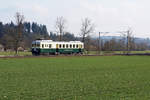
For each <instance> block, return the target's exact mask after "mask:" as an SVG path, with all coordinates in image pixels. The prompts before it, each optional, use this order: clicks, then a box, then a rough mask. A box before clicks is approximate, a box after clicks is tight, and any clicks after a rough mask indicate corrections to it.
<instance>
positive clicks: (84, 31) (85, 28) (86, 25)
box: [81, 18, 94, 42]
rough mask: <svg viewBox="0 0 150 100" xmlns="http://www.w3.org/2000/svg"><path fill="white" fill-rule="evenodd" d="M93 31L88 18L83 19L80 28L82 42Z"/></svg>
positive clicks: (92, 25)
mask: <svg viewBox="0 0 150 100" xmlns="http://www.w3.org/2000/svg"><path fill="white" fill-rule="evenodd" d="M93 31H94V24H93V23H92V21H91V20H90V19H89V18H85V19H84V20H82V26H81V36H82V42H85V38H86V37H87V36H88V35H89V34H90V33H92V32H93Z"/></svg>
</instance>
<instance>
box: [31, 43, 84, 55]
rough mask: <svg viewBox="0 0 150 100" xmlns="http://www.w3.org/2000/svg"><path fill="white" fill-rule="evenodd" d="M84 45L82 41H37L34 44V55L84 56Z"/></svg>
mask: <svg viewBox="0 0 150 100" xmlns="http://www.w3.org/2000/svg"><path fill="white" fill-rule="evenodd" d="M83 51H84V44H83V43H82V42H80V41H70V42H57V41H56V42H55V41H52V40H36V41H33V42H32V54H33V55H40V54H82V53H83Z"/></svg>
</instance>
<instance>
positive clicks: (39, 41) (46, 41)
mask: <svg viewBox="0 0 150 100" xmlns="http://www.w3.org/2000/svg"><path fill="white" fill-rule="evenodd" d="M35 42H36V43H41V42H42V43H50V42H51V43H82V42H81V41H68V42H66V41H52V40H36V41H33V42H32V43H35Z"/></svg>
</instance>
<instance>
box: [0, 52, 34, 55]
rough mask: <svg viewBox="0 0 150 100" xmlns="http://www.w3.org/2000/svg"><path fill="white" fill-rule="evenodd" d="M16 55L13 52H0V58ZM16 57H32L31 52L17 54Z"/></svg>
mask: <svg viewBox="0 0 150 100" xmlns="http://www.w3.org/2000/svg"><path fill="white" fill-rule="evenodd" d="M14 55H16V54H15V52H13V51H10V52H9V51H7V52H0V56H14ZM17 55H18V56H30V55H32V53H31V52H18V54H17Z"/></svg>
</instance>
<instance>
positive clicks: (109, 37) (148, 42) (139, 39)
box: [101, 36, 150, 46]
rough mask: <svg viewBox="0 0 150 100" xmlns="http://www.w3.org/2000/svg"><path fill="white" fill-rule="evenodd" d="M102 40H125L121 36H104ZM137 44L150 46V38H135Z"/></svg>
mask: <svg viewBox="0 0 150 100" xmlns="http://www.w3.org/2000/svg"><path fill="white" fill-rule="evenodd" d="M101 39H103V41H104V42H105V41H109V40H111V39H116V40H120V39H123V37H121V36H102V37H101ZM134 40H135V43H147V44H148V45H149V46H150V38H138V37H134Z"/></svg>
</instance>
